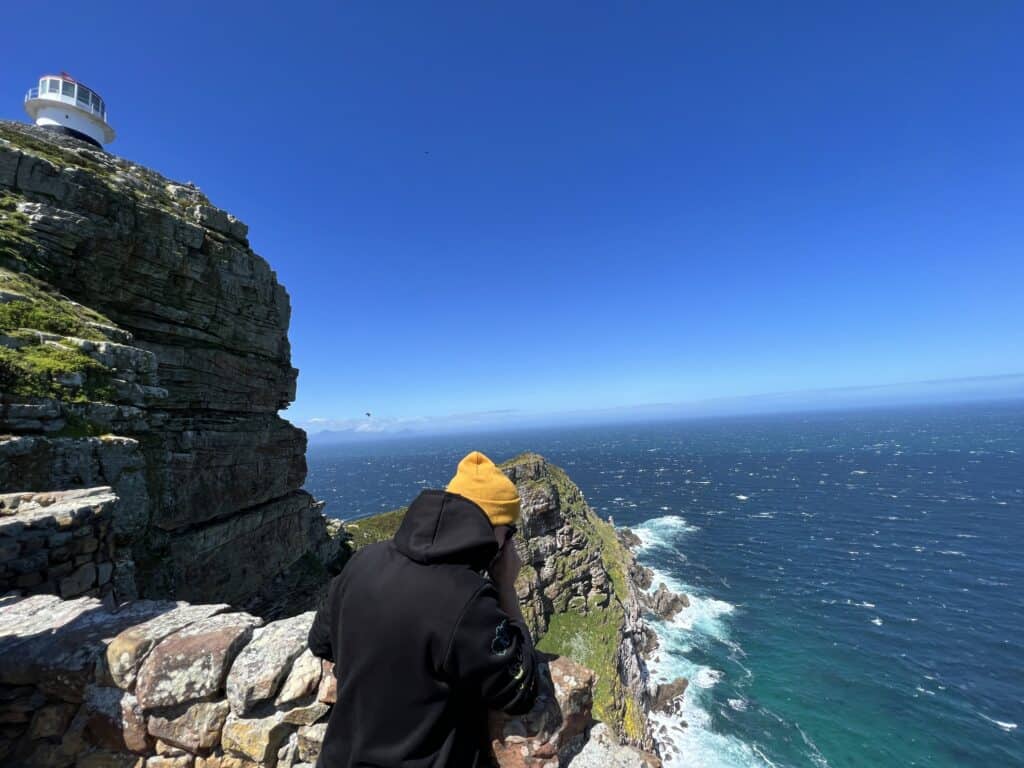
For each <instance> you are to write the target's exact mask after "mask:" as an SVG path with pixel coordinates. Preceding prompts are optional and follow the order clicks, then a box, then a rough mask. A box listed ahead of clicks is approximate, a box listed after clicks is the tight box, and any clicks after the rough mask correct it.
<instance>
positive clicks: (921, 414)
mask: <svg viewBox="0 0 1024 768" xmlns="http://www.w3.org/2000/svg"><path fill="white" fill-rule="evenodd" d="M471 449H479V450H482V451H484V452H485V453H488V454H489V455H490V456H491V457H492V458H493V459H495V460H497V461H500V460H503V459H506V458H510V457H511V456H513V455H515V454H516V453H519V452H520V451H523V450H534V451H537V452H539V453H542V454H544V455H545V456H547V457H548V458H549V459H550V460H552V461H553V462H555V463H557V464H559V465H561V466H562V467H563V468H565V469H566V470H567V471H568V472H569V474H570V476H571V477H572V479H573V480H575V481H576V483H577V484H578V485H579V486H580V488H582V490H583V492H584V494H585V495H586V497H587V499H588V501H589V502H590V504H591V506H592V507H594V509H595V510H597V512H598V513H599V514H601V515H602V516H607V515H612V516H614V520H615V523H616V525H620V526H621V525H627V526H630V527H632V528H634V529H635V530H636V531H637V532H638V534H639V535H640V536H641V537H642V539H643V541H644V542H645V546H644V548H643V549H642V551H641V553H640V558H641V560H642V561H643V562H645V563H646V564H647V565H649V566H651V567H653V568H654V569H655V570H656V571H657V572H658V576H659V578H660V579H661V580H664V581H666V582H668V583H669V584H670V586H674V587H676V588H678V589H681V590H683V591H685V592H687V593H688V594H690V595H691V600H692V605H691V607H690V608H689V609H688V610H686V611H684V612H683V614H681V615H680V616H679V617H677V619H676V620H675V621H674V622H672V623H671V624H670V625H661V626H660V627H659V634H660V635H661V637H662V648H661V651H660V652H659V655H658V658H657V660H656V661H654V662H653V663H652V670H653V672H654V674H655V675H656V676H658V677H660V678H665V679H670V678H673V677H675V676H677V675H685V676H687V677H689V678H690V680H691V685H690V688H689V690H688V691H687V694H686V698H685V703H684V712H683V718H682V719H684V720H685V721H686V727H683V726H682V723H680V722H679V719H678V718H676V719H675V720H673V721H672V722H667V723H664V724H665V725H666V728H668V729H669V731H670V733H671V734H672V738H671V742H672V746H671V747H670V750H671V752H670V756H669V759H668V761H667V766H669V768H674V767H675V766H700V767H701V768H717V767H719V766H735V767H737V768H749V767H751V766H833V768H845V767H846V766H864V767H868V766H871V767H873V768H889V767H892V768H903V767H904V766H932V767H933V768H947V767H949V768H952V767H953V766H957V767H967V766H970V767H974V766H976V767H977V768H1002V767H1003V766H1024V732H1022V726H1024V403H1021V402H1018V403H1016V404H990V405H974V406H957V407H955V408H954V407H950V408H945V409H943V408H936V407H929V408H921V409H903V410H892V411H881V410H879V411H872V412H849V413H840V414H836V413H833V414H815V415H803V414H801V415H785V416H771V417H759V418H753V417H748V418H732V419H720V420H714V421H712V420H706V421H704V420H690V421H680V422H675V423H660V424H642V425H630V426H603V427H591V428H586V429H581V428H573V429H567V430H547V431H522V432H508V433H505V434H501V435H497V434H490V435H477V436H465V435H463V436H446V437H435V438H424V437H420V438H414V439H402V440H389V441H383V442H377V443H365V444H350V445H336V446H317V445H315V444H314V445H313V446H312V447H311V449H310V452H309V465H310V472H309V480H308V482H307V486H306V487H307V488H308V489H309V490H310V491H311V492H312V493H313V494H315V495H316V496H317V497H319V498H321V499H324V500H326V501H327V502H328V507H327V510H328V512H329V513H330V514H332V515H333V516H336V517H341V518H344V519H352V518H355V517H358V516H360V515H365V514H369V513H373V512H378V511H381V510H385V509H391V508H394V507H396V506H400V505H403V504H406V503H407V502H408V501H409V500H410V499H411V498H413V497H414V496H415V495H416V493H417V492H418V491H419V490H420V489H421V488H423V487H428V486H429V487H443V485H444V484H445V483H446V482H447V480H448V479H449V477H450V476H451V474H452V472H453V471H454V468H455V465H456V463H457V461H458V459H459V458H460V457H461V456H462V455H463V454H464V453H466V452H467V451H469V450H471Z"/></svg>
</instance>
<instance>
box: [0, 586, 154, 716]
mask: <svg viewBox="0 0 1024 768" xmlns="http://www.w3.org/2000/svg"><path fill="white" fill-rule="evenodd" d="M172 606H173V603H166V602H154V601H150V600H139V601H137V602H134V603H130V604H128V605H126V606H124V607H122V608H121V609H120V610H118V611H117V612H111V611H108V610H107V609H106V608H105V607H104V606H103V604H102V603H101V602H100V601H99V600H97V599H95V598H91V597H83V598H77V599H75V600H61V599H60V598H58V597H55V596H53V595H34V596H32V597H26V598H25V599H23V600H20V601H18V602H16V603H14V604H12V605H10V606H6V607H4V609H3V610H2V611H0V684H5V685H36V686H38V687H39V689H40V690H42V691H44V692H45V693H47V694H49V695H52V696H54V697H56V698H59V699H62V700H64V701H71V702H80V701H82V697H83V694H84V692H85V686H86V684H87V683H89V682H90V681H91V680H92V677H93V673H94V670H95V667H96V662H97V659H98V657H99V656H100V655H101V654H102V653H103V650H104V647H105V641H106V639H108V638H110V637H111V636H113V635H116V634H118V633H119V632H121V631H122V630H123V629H125V628H127V627H129V626H132V625H133V624H138V623H139V622H140V621H145V620H147V619H150V618H152V617H153V616H155V615H158V614H160V613H164V612H166V611H167V610H169V608H170V607H172Z"/></svg>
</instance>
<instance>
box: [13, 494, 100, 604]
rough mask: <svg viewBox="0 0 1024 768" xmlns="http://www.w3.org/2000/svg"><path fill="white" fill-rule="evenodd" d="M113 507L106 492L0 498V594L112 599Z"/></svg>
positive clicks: (19, 495) (21, 495)
mask: <svg viewBox="0 0 1024 768" xmlns="http://www.w3.org/2000/svg"><path fill="white" fill-rule="evenodd" d="M116 503H117V496H115V495H114V493H113V492H112V491H111V489H110V488H109V487H100V488H86V489H83V490H75V491H57V492H52V493H7V494H0V593H3V592H9V591H12V590H16V591H18V592H20V593H25V594H30V595H31V594H40V593H48V594H55V595H60V596H61V597H65V598H72V597H79V596H81V595H88V596H91V597H106V596H107V595H110V594H111V592H112V591H113V583H114V582H113V575H114V555H115V551H114V539H113V535H112V511H113V509H114V507H115V505H116Z"/></svg>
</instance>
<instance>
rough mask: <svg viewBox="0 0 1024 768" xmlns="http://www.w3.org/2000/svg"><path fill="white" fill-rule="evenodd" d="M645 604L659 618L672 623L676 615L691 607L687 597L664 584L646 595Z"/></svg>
mask: <svg viewBox="0 0 1024 768" xmlns="http://www.w3.org/2000/svg"><path fill="white" fill-rule="evenodd" d="M643 604H644V607H645V608H647V610H649V611H650V612H651V613H653V614H655V615H656V616H658V618H660V619H662V620H663V621H671V620H672V619H673V618H675V616H676V614H678V613H679V612H680V611H682V610H683V609H684V608H688V607H689V606H690V600H689V598H687V596H686V595H683V594H680V593H678V592H673V591H671V590H670V589H669V588H668V587H666V586H665V584H664V582H662V583H661V584H658V589H657V590H655V591H654V592H653V593H644V595H643Z"/></svg>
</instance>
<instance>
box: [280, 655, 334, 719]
mask: <svg viewBox="0 0 1024 768" xmlns="http://www.w3.org/2000/svg"><path fill="white" fill-rule="evenodd" d="M322 669H323V666H322V662H321V660H320V659H318V658H317V657H316V656H314V655H313V652H312V651H310V650H309V649H308V648H307V649H306V650H304V651H303V652H302V653H301V654H300V655H299V657H298V658H297V659H295V661H294V662H293V663H292V668H291V671H290V672H289V673H288V677H287V678H286V679H285V681H284V685H282V686H281V692H280V693H279V694H278V695H277V698H276V699H275V700H274V703H275V704H276V705H277V706H278V707H283V706H287V705H290V704H294V703H295V702H298V701H300V700H302V699H305V698H306V697H308V696H311V695H312V694H314V693H315V692H316V690H317V688H318V687H319V686H320V675H321V672H322Z"/></svg>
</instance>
